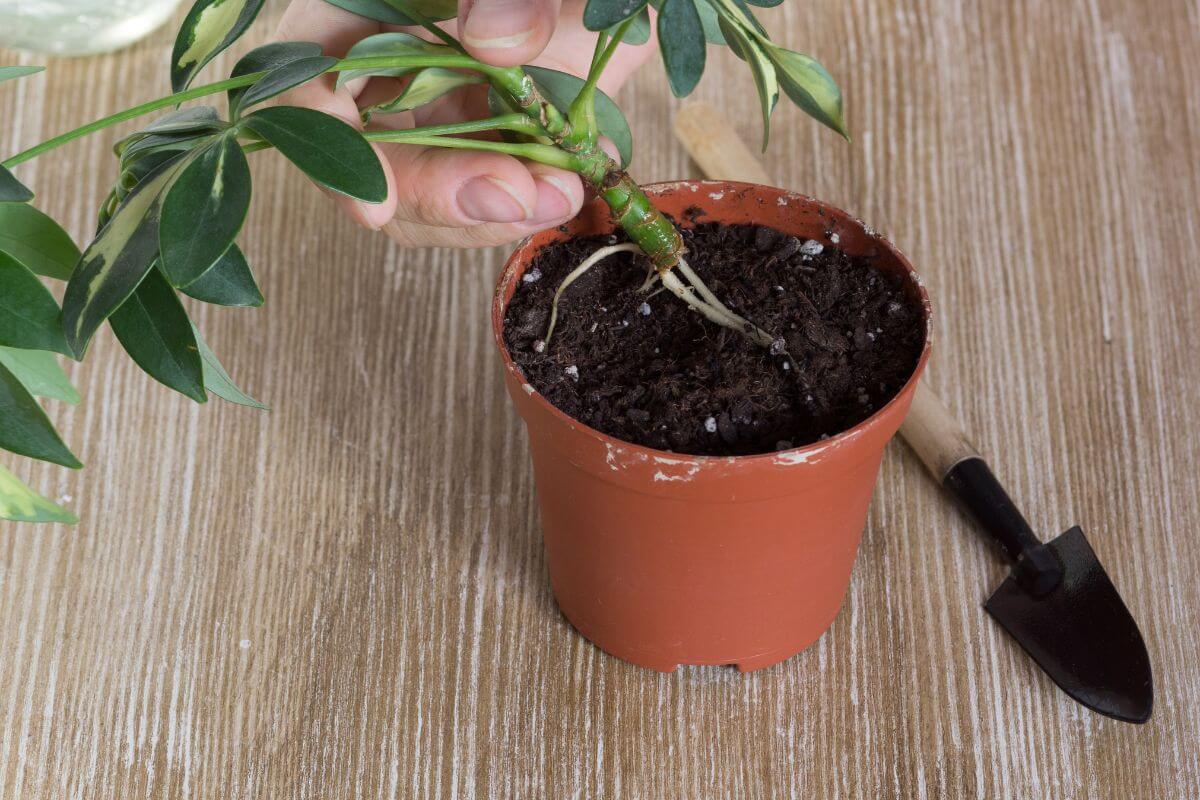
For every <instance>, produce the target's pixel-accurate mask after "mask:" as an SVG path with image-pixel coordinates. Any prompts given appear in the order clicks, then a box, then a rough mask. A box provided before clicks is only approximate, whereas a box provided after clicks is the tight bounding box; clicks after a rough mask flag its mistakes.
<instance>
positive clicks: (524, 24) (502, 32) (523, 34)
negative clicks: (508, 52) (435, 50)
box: [462, 0, 538, 49]
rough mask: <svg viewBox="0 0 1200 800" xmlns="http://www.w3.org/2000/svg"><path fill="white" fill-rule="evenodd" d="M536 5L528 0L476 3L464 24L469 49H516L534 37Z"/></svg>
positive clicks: (487, 0) (491, 0)
mask: <svg viewBox="0 0 1200 800" xmlns="http://www.w3.org/2000/svg"><path fill="white" fill-rule="evenodd" d="M537 11H538V9H537V4H536V3H531V2H529V0H475V2H474V3H473V4H472V5H471V10H470V11H468V12H467V21H466V24H465V25H463V30H462V40H463V44H466V45H468V46H469V47H487V48H493V49H495V48H507V47H518V46H520V45H522V44H524V43H525V41H526V40H527V39H529V37H530V36H532V35H533V29H534V26H535V25H536V24H537Z"/></svg>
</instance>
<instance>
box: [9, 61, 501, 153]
mask: <svg viewBox="0 0 1200 800" xmlns="http://www.w3.org/2000/svg"><path fill="white" fill-rule="evenodd" d="M430 66H438V67H450V68H455V69H473V70H476V71H478V72H481V73H483V74H484V75H487V76H488V78H489V79H493V80H503V81H504V82H505V83H507V84H512V83H513V78H514V76H513V74H512V72H513V70H512V68H504V67H492V66H489V65H487V64H484V63H482V62H480V61H477V60H475V59H474V58H471V57H470V56H464V55H455V54H448V53H422V54H419V55H412V56H372V57H369V58H348V59H343V60H342V61H339V62H338V63H337V64H334V65H333V66H332V67H330V68H329V70H328V71H329V72H344V71H346V70H352V69H375V68H379V67H430ZM516 71H517V73H520V74H521V75H523V74H524V73H523V72H522V71H521V70H520V69H518V70H516ZM265 74H266V73H265V72H251V73H248V74H246V75H240V76H238V77H236V78H228V79H226V80H223V81H217V82H216V83H209V84H205V85H204V86H194V87H192V88H191V89H185V90H184V91H182V92H176V93H175V94H170V95H167V96H166V97H160V98H158V99H157V100H151V101H149V102H146V103H142V104H141V105H138V106H133V107H132V108H127V109H125V110H124V111H118V112H117V113H115V114H110V115H109V116H107V117H104V118H102V119H98V120H96V121H95V122H89V123H88V124H87V125H82V126H80V127H78V128H76V129H75V130H72V131H67V132H66V133H63V134H60V135H58V136H55V137H54V138H53V139H47V140H46V141H44V142H42V143H41V144H38V145H34V146H33V147H31V148H29V149H28V150H25V151H23V152H20V153H17V154H16V155H15V156H12V157H11V158H9V159H6V160H5V161H0V166H3V167H5V168H12V167H15V166H17V165H18V164H23V163H25V162H26V161H29V160H30V159H33V158H36V157H37V156H40V155H41V154H42V153H46V152H49V151H50V150H53V149H54V148H56V147H61V146H62V145H64V144H67V143H68V142H71V141H74V140H75V139H78V138H80V137H82V136H88V135H89V134H92V133H96V132H97V131H100V130H103V129H104V128H107V127H110V126H112V125H116V124H118V123H121V122H125V121H127V120H131V119H136V118H137V117H140V116H143V115H145V114H149V113H150V112H152V111H158V110H159V109H163V108H169V107H171V106H177V105H179V104H180V103H185V102H187V101H188V100H196V99H199V98H201V97H207V96H209V95H213V94H220V93H221V92H225V91H228V90H229V89H240V88H242V87H243V86H250V85H251V84H253V83H254V82H255V81H257V80H258V79H259V78H261V77H262V76H263V75H265Z"/></svg>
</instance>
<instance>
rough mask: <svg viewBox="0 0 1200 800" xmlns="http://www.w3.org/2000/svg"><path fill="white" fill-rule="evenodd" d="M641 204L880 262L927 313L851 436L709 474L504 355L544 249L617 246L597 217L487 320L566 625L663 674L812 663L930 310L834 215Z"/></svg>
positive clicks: (590, 213)
mask: <svg viewBox="0 0 1200 800" xmlns="http://www.w3.org/2000/svg"><path fill="white" fill-rule="evenodd" d="M646 191H647V192H648V193H649V195H650V197H651V198H652V199H653V200H654V202H655V204H656V205H657V206H658V207H659V208H661V209H662V210H663V211H665V212H666V213H668V214H671V215H672V216H674V217H675V218H676V219H685V218H686V217H685V213H684V212H685V210H688V209H694V208H699V209H700V211H701V212H702V215H701V216H702V218H703V219H706V220H719V221H721V222H725V223H731V224H734V223H754V224H758V225H769V226H772V227H775V228H777V229H779V230H782V231H786V232H788V233H791V234H794V235H796V236H800V237H804V238H811V239H817V240H818V241H821V242H823V243H825V244H827V245H828V244H831V236H830V234H834V235H836V236H837V237H838V246H839V247H841V248H843V249H845V250H847V251H849V252H851V253H856V254H864V255H874V256H877V259H876V262H875V263H876V264H877V265H878V266H879V268H881V269H884V270H889V271H892V272H896V273H901V274H903V275H905V276H906V277H907V278H908V282H907V284H906V285H907V287H908V290H909V292H910V293H911V297H912V298H913V299H914V300H915V301H919V302H920V303H921V304H922V306H923V308H924V309H925V326H926V336H925V340H926V343H925V348H924V351H923V352H922V354H921V358H920V361H919V363H918V364H917V368H916V370H915V371H914V372H913V375H912V377H911V378H910V379H909V381H908V383H906V384H905V385H904V388H903V389H901V390H900V392H899V393H898V394H897V395H896V397H894V398H893V399H892V400H891V402H889V403H888V404H887V405H885V406H884V407H883V408H881V409H879V410H878V411H877V412H875V413H874V414H873V415H872V416H871V417H869V418H868V419H866V420H864V421H863V422H861V423H859V424H858V425H855V426H854V427H853V428H851V429H850V430H847V431H845V432H844V433H841V434H838V435H837V436H833V437H831V438H829V439H826V440H824V441H821V442H818V443H816V444H812V445H809V446H807V447H801V448H797V449H794V450H789V451H784V452H779V453H771V454H767V455H758V456H738V457H699V456H689V455H679V454H676V453H669V452H665V451H661V450H653V449H650V448H646V447H639V446H637V445H633V444H629V443H628V442H623V441H620V440H618V439H614V438H612V437H611V436H606V435H605V434H603V433H600V432H599V431H596V430H593V429H592V428H589V427H588V426H586V425H584V424H582V423H581V422H578V421H576V420H574V419H572V418H571V417H569V416H567V415H566V414H564V413H562V412H561V411H559V410H558V409H556V408H555V407H554V406H552V405H550V403H549V402H547V401H546V399H545V398H544V397H542V396H541V395H540V394H539V393H538V392H537V391H535V390H534V388H533V387H532V386H530V385H529V384H528V383H527V382H526V380H525V378H524V376H523V375H522V373H521V371H520V369H519V368H518V367H517V365H516V364H515V363H514V362H513V360H512V358H511V357H510V356H509V353H508V351H507V348H506V347H505V344H504V338H503V320H504V311H505V308H506V306H507V304H508V301H509V300H510V299H511V298H512V295H513V292H514V290H515V289H516V287H517V286H518V284H519V283H520V278H521V275H522V274H523V273H524V271H525V270H526V268H527V267H528V266H529V264H530V261H531V259H532V258H533V256H534V254H535V253H536V252H537V251H538V250H539V248H542V247H545V246H546V245H547V244H549V243H551V242H553V241H556V240H561V239H565V238H568V237H572V236H581V235H589V234H596V233H607V232H610V231H611V230H612V229H613V225H612V222H611V219H610V217H609V214H608V210H607V208H606V207H605V206H604V205H603V204H602V203H600V202H599V201H595V202H592V203H590V204H588V205H587V206H585V208H584V209H583V211H582V212H581V214H580V215H579V216H578V217H577V218H576V219H575V220H574V221H572V222H571V223H570V224H569V225H567V226H566V231H565V232H563V231H560V230H557V229H555V230H551V231H545V232H542V233H539V234H537V235H536V236H533V237H531V238H529V239H526V240H525V241H524V242H522V243H521V245H520V246H519V247H518V248H517V250H516V251H515V252H514V253H513V254H512V256H511V257H510V258H509V260H508V263H507V265H506V267H505V270H504V273H503V275H502V276H501V278H500V284H499V286H498V287H497V289H496V297H495V302H494V303H493V306H492V328H493V331H494V333H495V337H496V344H497V345H498V346H499V348H500V354H501V357H502V358H503V360H504V370H505V383H506V385H507V387H508V392H509V394H510V395H511V396H512V400H513V403H514V405H515V406H516V408H517V412H518V413H519V414H520V415H521V417H522V418H523V419H524V421H525V424H526V427H527V428H528V431H529V441H530V445H531V448H532V452H533V466H534V473H535V477H536V481H537V493H538V499H539V503H540V506H541V516H542V529H543V533H544V536H545V543H546V555H547V559H548V562H549V567H550V580H551V583H552V584H553V586H554V595H555V597H556V598H557V600H558V604H559V607H560V608H561V609H562V611H563V613H564V614H565V615H566V616H567V619H569V620H570V621H571V623H572V624H573V625H574V626H575V627H576V629H578V630H579V631H580V633H582V634H583V635H584V636H586V637H587V638H588V639H590V640H591V641H592V642H594V643H595V644H597V645H598V646H599V647H600V648H602V649H603V650H605V651H607V652H609V653H611V654H612V655H615V656H617V657H618V658H621V659H624V660H626V661H630V662H633V663H634V664H638V665H640V666H643V667H649V668H651V669H656V670H661V671H664V672H669V671H671V670H673V669H675V667H676V666H677V665H679V664H736V665H737V667H738V668H739V669H740V670H743V671H748V670H754V669H761V668H762V667H766V666H770V665H771V664H775V663H777V662H779V661H782V660H783V659H786V658H788V657H789V656H792V655H795V654H796V653H798V652H800V651H801V650H803V649H804V648H805V647H807V646H808V645H810V644H812V643H813V642H814V641H816V640H817V639H818V638H819V637H820V636H821V634H822V633H824V632H825V631H826V630H827V629H828V628H829V626H830V625H831V624H832V623H833V620H834V618H835V617H836V616H837V613H838V610H839V609H840V607H841V605H842V599H843V597H844V596H845V593H846V587H847V585H848V584H849V580H850V570H851V568H852V566H853V564H854V557H855V554H856V553H857V551H858V543H859V540H860V539H861V537H862V531H863V527H864V525H865V524H866V517H867V507H868V505H869V503H870V501H871V493H872V491H873V489H874V486H875V480H876V477H877V474H878V472H879V462H880V460H881V458H882V457H883V448H884V446H885V445H886V444H887V443H888V441H889V440H890V439H891V438H892V437H893V436H894V435H895V433H896V431H897V429H898V428H899V427H900V423H901V422H902V421H903V419H904V416H905V414H907V413H908V407H909V404H910V403H911V401H912V396H913V392H914V391H915V390H916V386H917V380H918V378H919V376H920V374H921V372H922V370H923V369H924V367H925V362H926V361H927V360H928V358H929V320H930V310H929V298H928V296H927V295H926V293H925V289H924V288H923V287H922V285H921V281H920V279H919V278H918V277H917V275H916V273H915V272H914V270H913V268H912V266H911V265H910V264H909V263H908V260H907V259H905V257H904V256H903V255H901V254H900V252H899V251H898V250H896V249H895V248H894V247H893V246H892V245H891V244H890V243H888V242H887V241H886V240H884V239H882V238H880V237H879V236H877V235H876V234H875V233H874V232H873V231H871V230H870V229H869V228H867V227H866V226H865V225H864V224H863V223H862V222H861V221H859V220H858V219H855V218H854V217H853V216H851V215H849V214H847V213H846V212H844V211H841V210H840V209H837V208H834V207H832V206H829V205H826V204H824V203H821V202H818V201H816V200H813V199H812V198H809V197H804V196H803V195H798V194H793V193H790V192H786V191H783V190H781V189H772V188H768V187H765V186H756V185H752V184H745V183H733V182H724V181H721V182H717V181H683V182H678V183H663V184H653V185H650V186H648V187H646Z"/></svg>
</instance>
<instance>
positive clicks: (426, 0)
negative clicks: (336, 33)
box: [326, 0, 458, 25]
mask: <svg viewBox="0 0 1200 800" xmlns="http://www.w3.org/2000/svg"><path fill="white" fill-rule="evenodd" d="M326 1H327V2H329V3H332V4H333V5H335V6H338V7H339V8H344V9H346V10H347V11H349V12H351V13H352V14H358V15H359V16H360V17H366V18H367V19H373V20H377V21H379V22H387V23H390V24H392V25H419V24H420V22H419V21H418V20H415V19H413V18H411V17H408V16H406V15H405V14H404V12H403V11H401V10H400V9H401V8H404V7H407V8H411V9H412V10H413V11H416V12H417V13H418V14H420V15H421V16H423V17H426V18H428V19H430V20H433V21H434V22H441V21H442V20H447V19H454V17H455V16H456V15H457V14H458V0H403V1H402V2H401V1H399V0H326ZM397 6H399V7H400V8H397Z"/></svg>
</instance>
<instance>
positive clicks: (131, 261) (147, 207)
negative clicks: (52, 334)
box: [63, 156, 187, 358]
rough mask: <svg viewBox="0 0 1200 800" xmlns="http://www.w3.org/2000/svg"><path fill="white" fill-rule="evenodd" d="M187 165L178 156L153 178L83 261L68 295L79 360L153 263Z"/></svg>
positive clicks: (67, 317)
mask: <svg viewBox="0 0 1200 800" xmlns="http://www.w3.org/2000/svg"><path fill="white" fill-rule="evenodd" d="M186 163H187V161H186V159H185V158H184V157H183V156H178V157H176V158H174V159H172V160H171V161H168V162H167V163H165V164H163V165H162V166H160V167H159V168H158V169H157V170H155V171H154V172H153V173H152V174H150V175H148V176H147V177H146V178H145V179H144V180H143V181H142V182H141V183H139V184H138V185H137V186H136V187H135V188H134V189H133V191H131V192H130V193H129V195H128V196H126V198H125V199H124V200H123V201H122V202H121V205H120V206H118V207H117V210H116V212H114V213H113V215H112V218H111V219H110V220H109V221H108V223H107V224H106V225H105V226H104V227H103V228H101V229H100V232H99V233H98V234H97V235H96V238H95V239H94V240H93V241H92V243H91V244H89V245H88V246H87V249H86V250H84V252H83V255H82V256H81V257H80V260H79V266H78V267H76V268H75V272H74V273H73V274H72V275H71V280H70V281H69V282H68V283H67V291H66V293H65V294H64V295H63V328H64V329H65V331H66V335H67V343H68V344H70V345H71V349H72V350H73V351H74V352H75V355H76V356H77V357H79V358H82V357H83V354H84V353H85V352H86V351H87V346H88V343H89V342H90V341H91V340H92V336H93V335H94V334H95V333H96V330H97V329H98V328H99V327H100V325H101V324H103V322H104V320H106V319H108V316H109V315H110V314H112V312H114V311H116V310H117V308H119V307H120V305H121V304H122V303H124V302H125V300H126V299H128V297H129V295H131V294H133V291H134V289H136V288H137V287H138V284H140V283H141V282H142V278H144V277H146V273H147V272H149V271H150V268H151V267H152V266H153V265H154V260H155V258H157V257H158V217H159V209H160V208H161V206H162V195H163V191H164V190H165V189H166V188H167V187H169V186H170V185H171V182H172V181H173V180H174V179H175V177H176V176H177V175H178V174H179V171H180V169H182V168H183V166H184V165H185V164H186Z"/></svg>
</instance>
